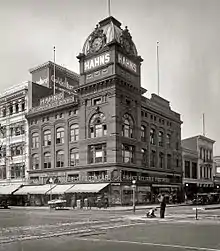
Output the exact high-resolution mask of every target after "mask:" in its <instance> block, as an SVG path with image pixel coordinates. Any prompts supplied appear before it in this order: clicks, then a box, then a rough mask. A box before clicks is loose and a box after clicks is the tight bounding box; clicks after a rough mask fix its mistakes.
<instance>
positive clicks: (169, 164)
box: [167, 154, 172, 169]
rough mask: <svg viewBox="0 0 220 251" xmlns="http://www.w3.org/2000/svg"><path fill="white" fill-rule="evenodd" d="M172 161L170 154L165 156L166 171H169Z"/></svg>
mask: <svg viewBox="0 0 220 251" xmlns="http://www.w3.org/2000/svg"><path fill="white" fill-rule="evenodd" d="M171 165H172V159H171V154H167V169H171Z"/></svg>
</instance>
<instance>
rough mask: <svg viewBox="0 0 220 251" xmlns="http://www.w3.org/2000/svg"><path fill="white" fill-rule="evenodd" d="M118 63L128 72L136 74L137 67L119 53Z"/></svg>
mask: <svg viewBox="0 0 220 251" xmlns="http://www.w3.org/2000/svg"><path fill="white" fill-rule="evenodd" d="M118 63H119V64H121V65H122V66H124V67H126V68H128V69H129V70H131V71H133V72H135V73H137V65H136V64H135V63H133V62H132V61H131V60H130V59H128V58H127V57H125V56H123V55H122V54H120V53H118Z"/></svg>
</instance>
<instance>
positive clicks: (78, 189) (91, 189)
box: [65, 183, 109, 193]
mask: <svg viewBox="0 0 220 251" xmlns="http://www.w3.org/2000/svg"><path fill="white" fill-rule="evenodd" d="M108 185H109V183H98V184H97V183H96V184H76V185H74V186H73V187H71V188H70V189H68V190H67V191H66V192H65V193H98V192H99V191H101V190H102V189H103V188H105V187H106V186H108Z"/></svg>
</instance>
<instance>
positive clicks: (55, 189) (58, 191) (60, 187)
mask: <svg viewBox="0 0 220 251" xmlns="http://www.w3.org/2000/svg"><path fill="white" fill-rule="evenodd" d="M73 186H74V185H73V184H71V185H70V184H64V185H56V186H55V187H53V188H52V189H51V190H49V191H47V194H64V193H65V192H66V191H67V190H68V189H70V188H71V187H73Z"/></svg>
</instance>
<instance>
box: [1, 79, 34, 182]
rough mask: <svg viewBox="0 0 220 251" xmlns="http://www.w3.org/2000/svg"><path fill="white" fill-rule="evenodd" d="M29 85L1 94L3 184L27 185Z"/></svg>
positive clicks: (22, 85)
mask: <svg viewBox="0 0 220 251" xmlns="http://www.w3.org/2000/svg"><path fill="white" fill-rule="evenodd" d="M27 110H28V82H25V83H22V84H19V85H16V86H12V87H11V88H9V89H7V90H6V91H5V92H3V93H2V94H1V95H0V137H1V138H0V144H1V151H0V183H1V184H5V185H6V184H11V183H17V184H20V185H21V184H25V183H27V182H28V166H29V160H28V157H29V156H28V154H29V141H28V123H27V119H26V114H27Z"/></svg>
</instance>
